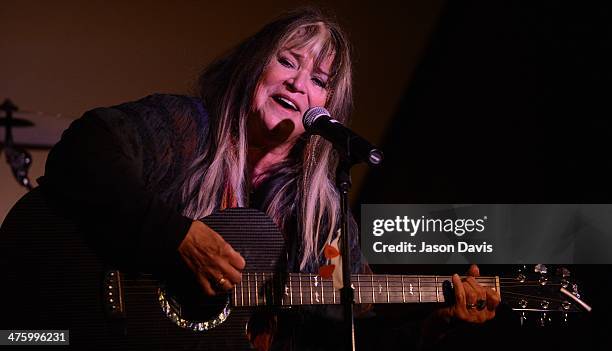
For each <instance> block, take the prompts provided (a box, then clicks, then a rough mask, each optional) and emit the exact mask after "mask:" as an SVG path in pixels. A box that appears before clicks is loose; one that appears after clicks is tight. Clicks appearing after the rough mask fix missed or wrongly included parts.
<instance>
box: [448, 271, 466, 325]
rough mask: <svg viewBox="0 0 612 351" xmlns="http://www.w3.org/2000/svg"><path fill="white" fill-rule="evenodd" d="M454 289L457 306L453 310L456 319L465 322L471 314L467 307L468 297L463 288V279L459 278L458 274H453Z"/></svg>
mask: <svg viewBox="0 0 612 351" xmlns="http://www.w3.org/2000/svg"><path fill="white" fill-rule="evenodd" d="M452 280H453V287H454V290H455V305H454V306H453V310H454V312H455V313H453V314H454V315H455V317H457V318H459V319H463V320H465V319H466V318H468V317H469V313H468V311H467V307H466V302H465V301H466V296H465V289H464V287H463V283H462V282H461V278H459V275H458V274H453V278H452Z"/></svg>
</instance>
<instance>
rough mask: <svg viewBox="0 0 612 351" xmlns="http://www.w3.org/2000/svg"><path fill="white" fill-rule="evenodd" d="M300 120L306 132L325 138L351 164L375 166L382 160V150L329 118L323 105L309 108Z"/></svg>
mask: <svg viewBox="0 0 612 351" xmlns="http://www.w3.org/2000/svg"><path fill="white" fill-rule="evenodd" d="M302 122H303V123H304V128H305V129H306V131H307V132H309V133H311V134H316V135H320V136H322V137H323V138H325V139H327V140H328V141H329V142H331V143H332V144H333V145H334V148H336V150H338V151H339V152H340V153H342V154H343V156H345V157H346V158H347V159H348V160H349V162H351V163H353V164H355V163H359V162H367V163H368V164H370V165H372V166H377V165H380V163H381V162H382V160H383V153H382V151H380V150H378V149H377V148H376V147H375V146H373V145H372V144H370V143H369V142H368V141H367V140H365V139H364V138H362V137H360V136H359V135H357V134H355V133H354V132H353V131H352V130H350V129H348V128H347V127H345V126H343V125H342V123H340V122H338V121H337V120H335V119H333V118H331V116H330V114H329V111H327V110H326V109H325V108H323V107H312V108H309V109H308V110H307V111H306V112H305V113H304V117H303V118H302Z"/></svg>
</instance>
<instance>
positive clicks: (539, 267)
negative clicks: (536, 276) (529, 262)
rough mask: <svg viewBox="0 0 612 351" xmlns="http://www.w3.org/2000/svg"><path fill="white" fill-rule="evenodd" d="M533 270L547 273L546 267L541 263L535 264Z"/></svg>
mask: <svg viewBox="0 0 612 351" xmlns="http://www.w3.org/2000/svg"><path fill="white" fill-rule="evenodd" d="M533 271H534V272H536V273H540V274H546V273H548V268H547V267H546V266H545V265H543V264H536V265H535V267H534V268H533Z"/></svg>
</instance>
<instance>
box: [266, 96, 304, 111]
mask: <svg viewBox="0 0 612 351" xmlns="http://www.w3.org/2000/svg"><path fill="white" fill-rule="evenodd" d="M272 98H273V99H274V101H276V102H277V103H278V104H279V105H281V106H282V107H284V108H286V109H288V110H292V111H299V109H298V108H297V106H296V105H295V103H293V101H291V100H289V99H286V98H284V97H282V96H279V95H275V96H273V97H272Z"/></svg>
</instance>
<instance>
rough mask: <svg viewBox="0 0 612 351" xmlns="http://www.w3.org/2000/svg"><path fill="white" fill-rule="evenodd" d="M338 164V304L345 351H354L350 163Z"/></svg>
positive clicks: (346, 160) (344, 159) (346, 161)
mask: <svg viewBox="0 0 612 351" xmlns="http://www.w3.org/2000/svg"><path fill="white" fill-rule="evenodd" d="M340 157H341V159H340V163H339V164H338V168H337V169H336V186H337V187H338V191H339V192H340V210H341V211H340V212H341V216H340V224H341V227H340V239H341V243H342V250H341V252H342V289H340V302H341V303H342V306H343V307H344V325H345V327H346V333H347V337H348V340H350V343H349V344H348V345H347V348H346V349H347V350H351V351H355V316H354V315H353V304H354V297H355V291H354V289H353V286H352V284H351V273H352V272H351V246H350V238H349V236H350V235H351V233H350V231H349V219H350V213H349V199H348V193H349V190H350V189H351V175H350V172H351V167H352V165H353V164H352V163H351V162H349V161H348V159H347V158H346V157H344V156H342V155H341V156H340Z"/></svg>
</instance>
